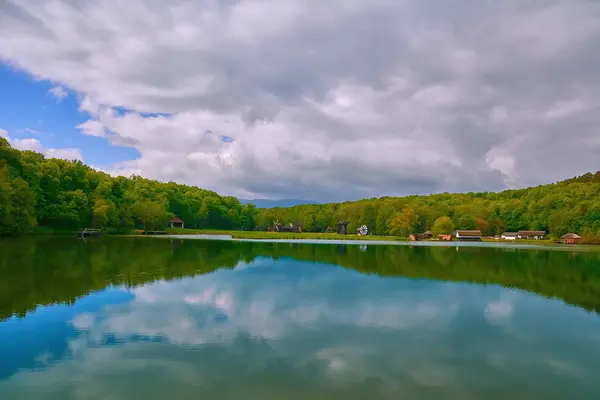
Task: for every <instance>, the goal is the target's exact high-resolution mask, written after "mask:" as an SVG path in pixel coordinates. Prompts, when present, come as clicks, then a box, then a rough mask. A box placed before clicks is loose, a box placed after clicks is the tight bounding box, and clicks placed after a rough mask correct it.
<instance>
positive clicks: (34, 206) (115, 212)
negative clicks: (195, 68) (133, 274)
mask: <svg viewBox="0 0 600 400" xmlns="http://www.w3.org/2000/svg"><path fill="white" fill-rule="evenodd" d="M255 211H256V207H255V206H253V205H245V206H242V205H241V204H240V202H239V201H238V199H236V198H235V197H225V196H220V195H218V194H217V193H215V192H211V191H209V190H203V189H199V188H197V187H194V186H186V185H179V184H176V183H173V182H169V183H161V182H158V181H154V180H149V179H144V178H141V177H138V176H134V177H131V178H124V177H116V178H115V177H112V176H110V175H108V174H105V173H103V172H99V171H96V170H94V169H92V168H90V167H88V166H86V165H84V164H82V163H81V162H78V161H65V160H61V159H55V158H53V159H47V158H45V157H44V156H43V155H42V154H39V153H35V152H32V151H19V150H15V149H13V148H11V146H10V145H9V143H8V141H6V140H5V139H3V138H0V235H12V234H20V233H29V232H32V231H34V230H35V229H36V227H38V226H42V227H44V228H49V229H50V230H54V231H56V230H67V231H69V230H71V231H72V230H76V229H80V228H85V227H96V228H102V229H108V230H113V231H125V230H130V229H133V228H142V229H164V228H165V227H166V224H167V221H168V220H169V219H170V218H171V217H173V216H174V215H177V216H179V217H180V218H182V219H183V220H184V221H185V223H186V225H187V226H189V227H197V228H213V229H214V228H217V229H246V230H249V229H253V228H254V215H255Z"/></svg>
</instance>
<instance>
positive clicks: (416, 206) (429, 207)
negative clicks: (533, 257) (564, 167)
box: [256, 171, 600, 242]
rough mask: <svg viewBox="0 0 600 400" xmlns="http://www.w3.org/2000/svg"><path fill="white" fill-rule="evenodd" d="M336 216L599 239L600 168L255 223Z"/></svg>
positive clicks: (298, 211) (390, 230)
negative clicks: (537, 181)
mask: <svg viewBox="0 0 600 400" xmlns="http://www.w3.org/2000/svg"><path fill="white" fill-rule="evenodd" d="M340 220H347V221H349V224H348V231H349V232H354V231H355V230H356V229H357V228H358V227H360V226H361V225H363V224H364V225H367V226H368V228H369V233H372V234H376V235H393V236H403V237H406V236H408V235H409V234H411V233H423V232H426V231H431V232H432V233H433V234H434V235H438V234H449V233H451V232H452V230H453V229H479V230H481V231H482V233H483V234H484V235H496V234H500V233H502V232H505V231H519V230H543V231H546V232H548V233H549V234H550V235H551V236H552V237H559V236H561V235H563V234H565V233H567V232H574V233H579V234H580V235H582V236H583V238H584V241H588V242H600V171H599V172H596V173H595V174H591V173H588V174H585V175H583V176H580V177H575V178H572V179H568V180H566V181H563V182H558V183H554V184H548V185H542V186H537V187H531V188H526V189H518V190H505V191H502V192H498V193H493V192H480V193H472V192H470V193H452V194H451V193H442V194H432V195H428V196H406V197H382V198H372V199H364V200H358V201H349V202H344V203H330V204H317V205H299V206H295V207H290V208H271V209H261V210H259V212H258V216H257V220H256V221H257V224H258V226H259V227H260V228H264V227H267V226H268V225H270V224H272V223H273V221H279V222H281V223H288V222H296V221H299V222H301V223H302V225H303V226H302V228H303V230H304V231H311V232H324V231H325V230H326V229H327V227H335V224H336V223H337V222H338V221H340Z"/></svg>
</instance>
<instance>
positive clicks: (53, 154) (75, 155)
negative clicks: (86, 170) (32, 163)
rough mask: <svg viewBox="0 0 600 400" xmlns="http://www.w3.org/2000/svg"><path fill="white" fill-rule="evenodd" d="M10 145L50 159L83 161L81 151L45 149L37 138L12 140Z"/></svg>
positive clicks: (73, 149)
mask: <svg viewBox="0 0 600 400" xmlns="http://www.w3.org/2000/svg"><path fill="white" fill-rule="evenodd" d="M9 142H10V145H11V146H12V147H14V148H15V149H18V150H31V151H35V152H38V153H42V154H44V155H45V156H46V157H48V158H62V159H64V160H79V161H83V155H82V154H81V150H80V149H75V148H45V147H44V146H43V145H42V144H41V143H40V141H39V140H37V139H35V138H26V139H10V138H9Z"/></svg>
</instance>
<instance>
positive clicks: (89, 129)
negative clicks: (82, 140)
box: [77, 119, 106, 137]
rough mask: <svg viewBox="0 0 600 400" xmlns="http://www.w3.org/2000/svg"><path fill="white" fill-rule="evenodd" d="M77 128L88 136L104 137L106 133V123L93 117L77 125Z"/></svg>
mask: <svg viewBox="0 0 600 400" xmlns="http://www.w3.org/2000/svg"><path fill="white" fill-rule="evenodd" d="M77 129H79V130H80V131H81V133H83V134H84V135H88V136H97V137H104V136H105V135H106V132H104V125H103V124H102V123H100V122H99V121H95V120H91V119H90V120H87V121H85V122H82V123H81V124H79V125H77Z"/></svg>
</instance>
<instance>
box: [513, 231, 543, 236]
mask: <svg viewBox="0 0 600 400" xmlns="http://www.w3.org/2000/svg"><path fill="white" fill-rule="evenodd" d="M545 234H546V231H519V235H529V236H544V235H545Z"/></svg>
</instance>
